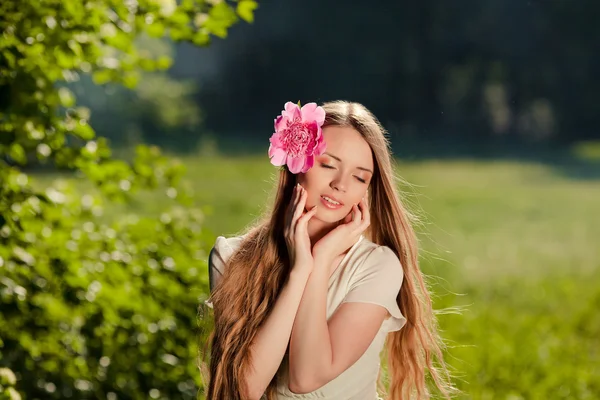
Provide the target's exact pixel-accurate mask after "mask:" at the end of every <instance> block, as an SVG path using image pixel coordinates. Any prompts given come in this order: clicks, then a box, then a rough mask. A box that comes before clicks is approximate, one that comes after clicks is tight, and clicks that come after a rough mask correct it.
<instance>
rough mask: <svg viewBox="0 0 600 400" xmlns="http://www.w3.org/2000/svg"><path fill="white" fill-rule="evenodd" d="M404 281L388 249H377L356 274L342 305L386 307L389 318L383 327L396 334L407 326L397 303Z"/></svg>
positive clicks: (398, 266) (397, 261) (391, 252)
mask: <svg viewBox="0 0 600 400" xmlns="http://www.w3.org/2000/svg"><path fill="white" fill-rule="evenodd" d="M403 279H404V271H403V270H402V265H401V264H400V260H399V259H398V257H397V256H396V254H395V253H394V252H393V251H392V250H391V249H390V248H389V247H387V246H379V247H377V248H375V249H374V250H372V251H371V253H370V254H369V255H368V256H367V258H366V259H365V261H364V264H363V265H361V266H360V268H359V269H358V270H357V271H356V274H355V276H353V278H352V279H351V281H350V289H349V291H348V294H347V295H346V297H345V298H344V300H342V303H371V304H378V305H380V306H382V307H385V308H386V309H387V310H388V311H389V313H390V315H391V317H389V318H388V319H387V320H386V321H384V323H383V326H384V327H385V329H386V330H387V332H394V331H398V330H400V329H401V328H402V327H403V326H404V324H405V323H406V318H405V317H404V315H402V312H401V311H400V307H398V303H397V300H396V299H397V297H398V293H400V288H401V287H402V281H403Z"/></svg>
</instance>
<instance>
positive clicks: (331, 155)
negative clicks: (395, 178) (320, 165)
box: [323, 152, 373, 173]
mask: <svg viewBox="0 0 600 400" xmlns="http://www.w3.org/2000/svg"><path fill="white" fill-rule="evenodd" d="M323 154H327V155H328V156H330V157H332V158H335V159H336V160H338V161H339V162H342V159H341V158H339V157H338V156H334V155H333V154H331V153H328V152H325V153H323ZM356 168H357V169H361V170H363V171H367V172H370V173H373V171H371V170H370V169H369V168H365V167H356Z"/></svg>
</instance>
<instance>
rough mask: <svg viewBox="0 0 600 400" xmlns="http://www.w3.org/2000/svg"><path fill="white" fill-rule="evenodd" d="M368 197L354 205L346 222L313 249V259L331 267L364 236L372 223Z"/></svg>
mask: <svg viewBox="0 0 600 400" xmlns="http://www.w3.org/2000/svg"><path fill="white" fill-rule="evenodd" d="M366 197H367V196H366V195H365V197H363V199H362V200H361V201H360V202H359V203H358V205H356V204H354V205H352V210H351V211H350V212H349V213H348V215H347V216H346V217H345V218H344V220H343V221H342V222H341V223H340V225H338V226H337V227H335V228H334V229H332V230H331V231H330V232H329V233H328V234H327V235H325V236H323V237H322V238H321V239H320V240H319V241H318V242H317V243H315V245H314V246H313V249H312V255H313V259H319V260H320V261H319V264H321V262H322V263H323V264H324V265H330V264H331V263H332V262H333V260H335V258H336V257H337V256H339V255H340V254H342V253H343V252H345V251H346V250H348V249H349V248H350V247H352V245H353V244H354V243H356V241H357V240H358V238H359V237H360V235H362V233H363V232H364V231H365V230H366V229H367V227H368V226H369V224H370V223H371V214H370V213H369V206H368V204H367V200H366Z"/></svg>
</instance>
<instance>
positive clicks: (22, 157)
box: [8, 143, 27, 165]
mask: <svg viewBox="0 0 600 400" xmlns="http://www.w3.org/2000/svg"><path fill="white" fill-rule="evenodd" d="M8 155H9V156H10V158H12V159H13V160H14V161H15V162H17V163H19V164H21V165H25V164H27V156H26V154H25V149H23V146H21V145H20V144H19V143H13V144H12V145H11V146H10V148H9V150H8Z"/></svg>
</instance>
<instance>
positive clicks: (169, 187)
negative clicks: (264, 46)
mask: <svg viewBox="0 0 600 400" xmlns="http://www.w3.org/2000/svg"><path fill="white" fill-rule="evenodd" d="M247 1H248V0H244V2H247ZM251 3H253V2H251ZM235 4H237V2H236V3H234V4H230V3H227V2H225V1H210V2H206V3H205V2H203V1H194V0H184V1H182V2H180V3H179V4H177V3H176V2H175V0H138V1H125V2H123V1H117V0H104V1H102V0H100V1H94V2H91V1H86V2H81V1H75V0H42V1H37V0H36V1H34V0H23V1H19V2H2V4H1V5H0V35H1V36H2V40H1V41H0V304H1V313H0V365H3V366H8V367H10V370H9V369H1V370H0V397H1V398H2V399H4V398H6V399H16V398H18V396H19V394H18V393H17V392H16V390H18V391H19V392H21V393H22V394H23V395H24V398H44V399H62V398H65V397H71V398H99V399H100V398H102V399H105V398H109V399H110V398H130V399H147V398H156V399H158V398H161V399H170V398H176V399H186V398H190V399H191V398H195V397H196V392H197V388H198V385H199V383H200V382H199V374H198V371H197V369H196V367H195V364H196V363H195V357H196V346H195V342H196V340H195V338H196V337H197V334H198V331H197V329H196V327H195V325H196V324H195V320H196V312H197V311H196V309H197V305H198V298H199V297H201V295H202V293H203V292H204V291H205V290H206V277H205V275H206V270H205V268H206V265H205V264H204V263H203V262H202V260H204V259H205V258H206V247H207V242H208V241H209V238H208V237H207V233H206V232H205V231H204V230H203V229H202V228H201V225H202V214H201V213H200V212H199V211H198V210H196V209H194V208H189V207H184V206H189V205H190V204H191V203H190V202H189V200H190V199H189V197H188V196H187V194H186V193H185V190H184V189H183V188H181V187H180V185H179V183H180V180H181V177H182V174H183V173H184V168H183V166H182V165H181V164H180V163H178V162H176V161H173V160H170V159H169V158H167V157H165V156H163V155H162V154H161V152H160V151H159V149H158V148H155V147H147V146H139V147H138V148H137V152H136V155H135V157H134V158H133V159H132V160H131V161H124V160H119V159H115V158H113V156H112V151H111V149H110V147H109V146H108V143H107V141H106V140H105V139H104V138H102V137H98V138H96V134H95V132H94V129H93V128H92V127H91V126H90V124H89V120H90V111H89V109H87V108H85V107H81V106H78V105H77V101H76V98H75V95H74V94H73V92H72V91H71V90H70V89H69V88H68V87H67V86H66V85H65V84H69V83H72V82H75V81H78V80H79V79H80V77H81V75H82V74H87V75H91V76H93V79H94V80H95V81H96V82H97V83H98V84H102V83H109V82H110V83H113V84H121V85H124V86H126V87H133V86H135V85H136V83H137V82H138V79H139V76H140V73H142V72H144V71H154V70H161V69H166V68H168V67H169V66H170V65H171V61H170V59H168V58H165V57H162V56H159V57H153V55H152V54H151V53H149V52H146V51H144V50H143V49H141V48H139V47H138V46H137V45H136V38H138V37H139V36H140V35H143V34H147V35H150V36H153V37H163V36H165V35H166V36H167V37H170V38H171V39H173V40H185V41H190V42H193V43H196V44H202V45H207V44H209V43H210V35H211V34H213V35H217V36H220V37H225V36H226V32H227V29H229V28H230V27H231V26H232V25H233V24H234V23H235V22H236V21H237V14H236V11H235V10H236V8H235V7H234V5H235ZM252 9H253V8H252V6H250V5H245V6H244V7H242V9H241V11H240V12H239V15H240V16H241V17H242V18H243V19H245V20H251V17H249V15H250V13H251V10H252ZM159 83H160V82H159ZM179 89H180V88H179ZM154 94H155V92H152V91H149V92H148V96H150V97H151V96H153V95H154ZM167 111H168V112H169V113H170V114H169V115H171V116H172V115H174V114H175V116H174V117H172V118H176V119H177V118H178V119H181V118H184V117H182V116H181V115H180V114H177V113H174V112H173V110H170V111H169V110H167ZM169 121H170V122H173V119H170V120H169V119H168V118H167V122H169ZM38 164H42V165H44V164H45V165H46V166H47V167H54V168H58V169H61V170H65V171H69V172H70V173H71V172H75V174H76V176H77V177H78V178H79V179H80V180H82V181H85V182H88V183H93V184H94V187H95V188H96V189H87V190H86V191H85V193H82V192H81V191H80V190H79V189H78V188H77V187H75V186H73V185H72V184H62V185H53V186H50V187H47V188H40V187H39V185H35V184H34V183H35V182H33V181H32V175H31V174H30V171H29V168H30V167H31V166H32V165H38ZM148 191H150V192H152V191H154V192H156V191H159V192H161V193H163V196H164V195H166V198H168V200H169V201H168V207H167V206H166V207H165V209H164V210H161V211H162V212H161V215H160V218H150V217H144V218H141V217H137V216H136V215H135V213H133V212H132V213H130V214H129V215H127V216H126V217H124V218H120V219H119V220H118V221H115V222H113V223H110V224H109V223H106V222H104V221H103V220H102V213H103V207H104V205H105V204H110V203H111V202H125V203H127V202H130V201H131V200H132V199H133V198H134V196H136V193H138V195H145V193H148ZM11 370H12V371H14V374H13V373H12V372H11ZM15 375H16V377H18V379H15V378H16V377H15ZM15 380H16V382H15ZM15 385H16V386H15ZM15 388H16V390H15Z"/></svg>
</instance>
